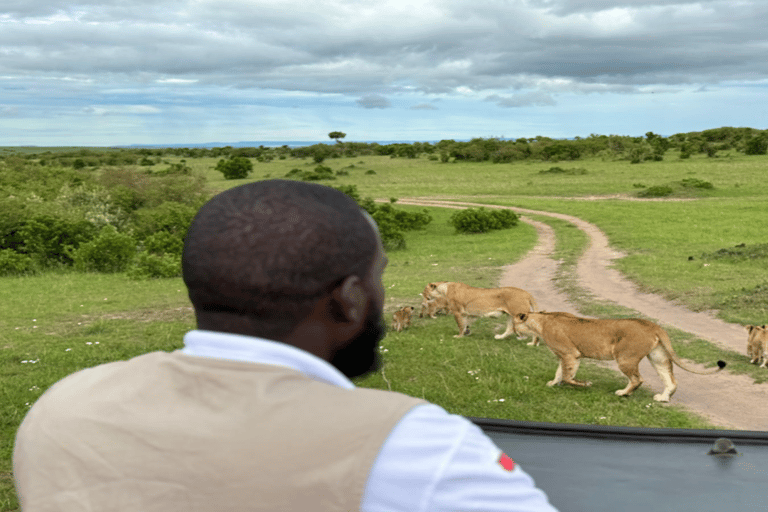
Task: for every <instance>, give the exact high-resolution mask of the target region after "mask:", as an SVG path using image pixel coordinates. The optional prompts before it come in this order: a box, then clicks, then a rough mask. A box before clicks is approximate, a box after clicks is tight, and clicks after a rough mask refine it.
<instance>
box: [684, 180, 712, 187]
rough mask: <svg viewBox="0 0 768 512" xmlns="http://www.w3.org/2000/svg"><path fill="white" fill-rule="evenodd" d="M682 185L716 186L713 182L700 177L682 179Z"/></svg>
mask: <svg viewBox="0 0 768 512" xmlns="http://www.w3.org/2000/svg"><path fill="white" fill-rule="evenodd" d="M680 185H682V186H683V187H686V188H706V189H711V188H715V186H714V185H712V183H710V182H708V181H704V180H700V179H698V178H685V179H683V180H682V181H680Z"/></svg>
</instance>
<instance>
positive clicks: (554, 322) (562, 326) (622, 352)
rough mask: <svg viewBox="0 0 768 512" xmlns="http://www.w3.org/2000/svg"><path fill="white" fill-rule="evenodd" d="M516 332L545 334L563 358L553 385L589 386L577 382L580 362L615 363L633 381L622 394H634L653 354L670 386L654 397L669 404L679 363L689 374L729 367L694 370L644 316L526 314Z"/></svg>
mask: <svg viewBox="0 0 768 512" xmlns="http://www.w3.org/2000/svg"><path fill="white" fill-rule="evenodd" d="M515 328H516V329H517V330H518V331H520V332H528V333H531V334H536V335H538V336H540V337H541V339H542V340H544V343H545V344H546V345H547V346H548V347H549V349H550V350H552V352H553V353H554V354H555V355H556V356H557V357H558V359H560V363H559V364H558V366H557V371H556V372H555V379H554V380H551V381H549V382H547V386H554V385H555V384H559V383H560V382H567V383H569V384H574V385H576V386H589V385H591V382H585V381H580V380H576V379H574V377H575V375H576V371H577V370H578V369H579V362H580V359H581V358H582V357H588V358H590V359H603V360H606V359H615V360H616V362H617V363H618V365H619V369H620V370H621V371H622V372H623V373H624V375H626V376H627V377H628V378H629V384H627V387H625V388H624V389H619V390H617V391H616V394H617V395H620V396H624V395H629V394H630V393H632V392H633V391H634V390H635V389H637V388H638V387H639V386H640V385H641V384H642V383H643V378H642V377H641V376H640V371H639V369H638V365H639V364H640V360H642V359H643V358H644V357H646V356H647V357H648V360H649V361H650V362H651V364H652V365H653V367H654V368H655V369H656V372H657V373H658V374H659V377H660V378H661V380H662V382H663V383H664V392H663V393H659V394H656V395H654V397H653V399H654V400H656V401H659V402H669V398H670V397H671V396H672V394H673V393H674V392H675V390H676V389H677V381H676V380H675V376H674V374H673V373H672V362H673V361H674V363H675V364H677V365H678V366H679V367H680V368H682V369H683V370H686V371H689V372H691V373H698V374H702V375H708V374H712V373H715V372H719V371H720V370H722V369H723V368H725V362H724V361H718V362H717V366H718V367H717V368H712V369H709V370H704V371H700V370H696V369H693V368H690V367H688V366H687V365H686V364H685V363H684V362H683V361H681V360H680V358H679V357H678V356H677V354H675V351H674V349H673V348H672V343H671V342H670V341H669V336H668V335H667V333H666V331H664V329H662V328H661V327H659V326H658V325H656V324H655V323H653V322H651V321H649V320H642V319H640V318H624V319H618V320H598V319H592V318H580V317H576V316H573V315H558V314H552V313H523V314H519V315H517V316H516V317H515Z"/></svg>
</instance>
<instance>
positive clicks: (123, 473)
mask: <svg viewBox="0 0 768 512" xmlns="http://www.w3.org/2000/svg"><path fill="white" fill-rule="evenodd" d="M422 403H425V402H423V401H422V400H418V399H415V398H411V397H408V396H405V395H401V394H399V393H390V392H386V391H379V390H372V389H365V388H357V389H354V390H347V389H343V388H339V387H337V386H333V385H330V384H327V383H324V382H320V381H316V380H313V379H311V378H309V377H307V376H305V375H303V374H301V373H299V372H297V371H295V370H292V369H289V368H284V367H279V366H270V365H261V364H251V363H243V362H234V361H225V360H218V359H207V358H198V357H191V356H186V355H184V354H182V353H180V352H173V353H166V352H153V353H150V354H145V355H143V356H139V357H136V358H134V359H131V360H129V361H121V362H115V363H109V364H105V365H101V366H97V367H94V368H90V369H87V370H84V371H81V372H78V373H75V374H73V375H71V376H69V377H67V378H65V379H64V380H62V381H60V382H59V383H57V384H55V385H54V386H53V387H51V389H49V390H48V391H47V392H46V393H45V394H44V395H43V396H42V397H41V398H40V399H39V400H38V402H37V403H36V404H35V405H34V407H33V408H32V409H31V410H30V412H29V414H28V415H27V417H26V418H25V420H24V422H23V423H22V426H21V427H20V429H19V432H18V434H17V438H16V447H15V453H14V476H15V478H16V485H17V490H18V493H19V496H20V499H21V504H22V510H23V512H54V511H56V512H71V511H78V512H80V511H82V512H86V511H88V512H112V511H130V512H154V511H157V512H194V511H201V512H202V511H205V512H213V511H217V512H218V511H227V512H229V511H258V510H264V511H270V512H278V511H301V512H322V511H339V512H349V511H355V510H359V508H360V501H361V498H362V493H363V490H364V488H365V484H366V481H367V478H368V473H369V471H370V469H371V466H372V464H373V462H374V460H375V458H376V456H377V454H378V453H379V450H380V448H381V445H382V444H383V443H384V441H385V440H386V438H387V436H388V434H389V433H390V431H391V429H392V428H393V427H394V426H395V424H396V423H397V422H398V421H399V420H400V418H401V417H402V416H403V415H404V414H405V413H406V412H408V411H409V410H410V409H411V408H413V407H414V406H416V405H419V404H422Z"/></svg>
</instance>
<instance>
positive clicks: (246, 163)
mask: <svg viewBox="0 0 768 512" xmlns="http://www.w3.org/2000/svg"><path fill="white" fill-rule="evenodd" d="M216 170H217V171H219V172H220V173H222V174H223V175H224V178H225V179H228V180H241V179H243V178H247V177H248V175H249V174H250V173H251V171H252V170H253V162H251V161H250V160H249V159H248V158H247V157H244V156H235V157H232V158H230V159H229V160H224V159H221V160H219V162H218V163H217V164H216Z"/></svg>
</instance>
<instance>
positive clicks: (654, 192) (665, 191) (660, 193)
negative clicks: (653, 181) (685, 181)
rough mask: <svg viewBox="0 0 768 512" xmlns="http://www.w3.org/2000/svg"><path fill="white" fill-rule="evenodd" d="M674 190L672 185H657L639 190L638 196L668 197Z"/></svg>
mask: <svg viewBox="0 0 768 512" xmlns="http://www.w3.org/2000/svg"><path fill="white" fill-rule="evenodd" d="M672 192H674V191H673V190H672V187H668V186H667V185H656V186H654V187H648V188H647V189H645V190H643V191H641V192H638V193H637V197H666V196H668V195H671V194H672Z"/></svg>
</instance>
